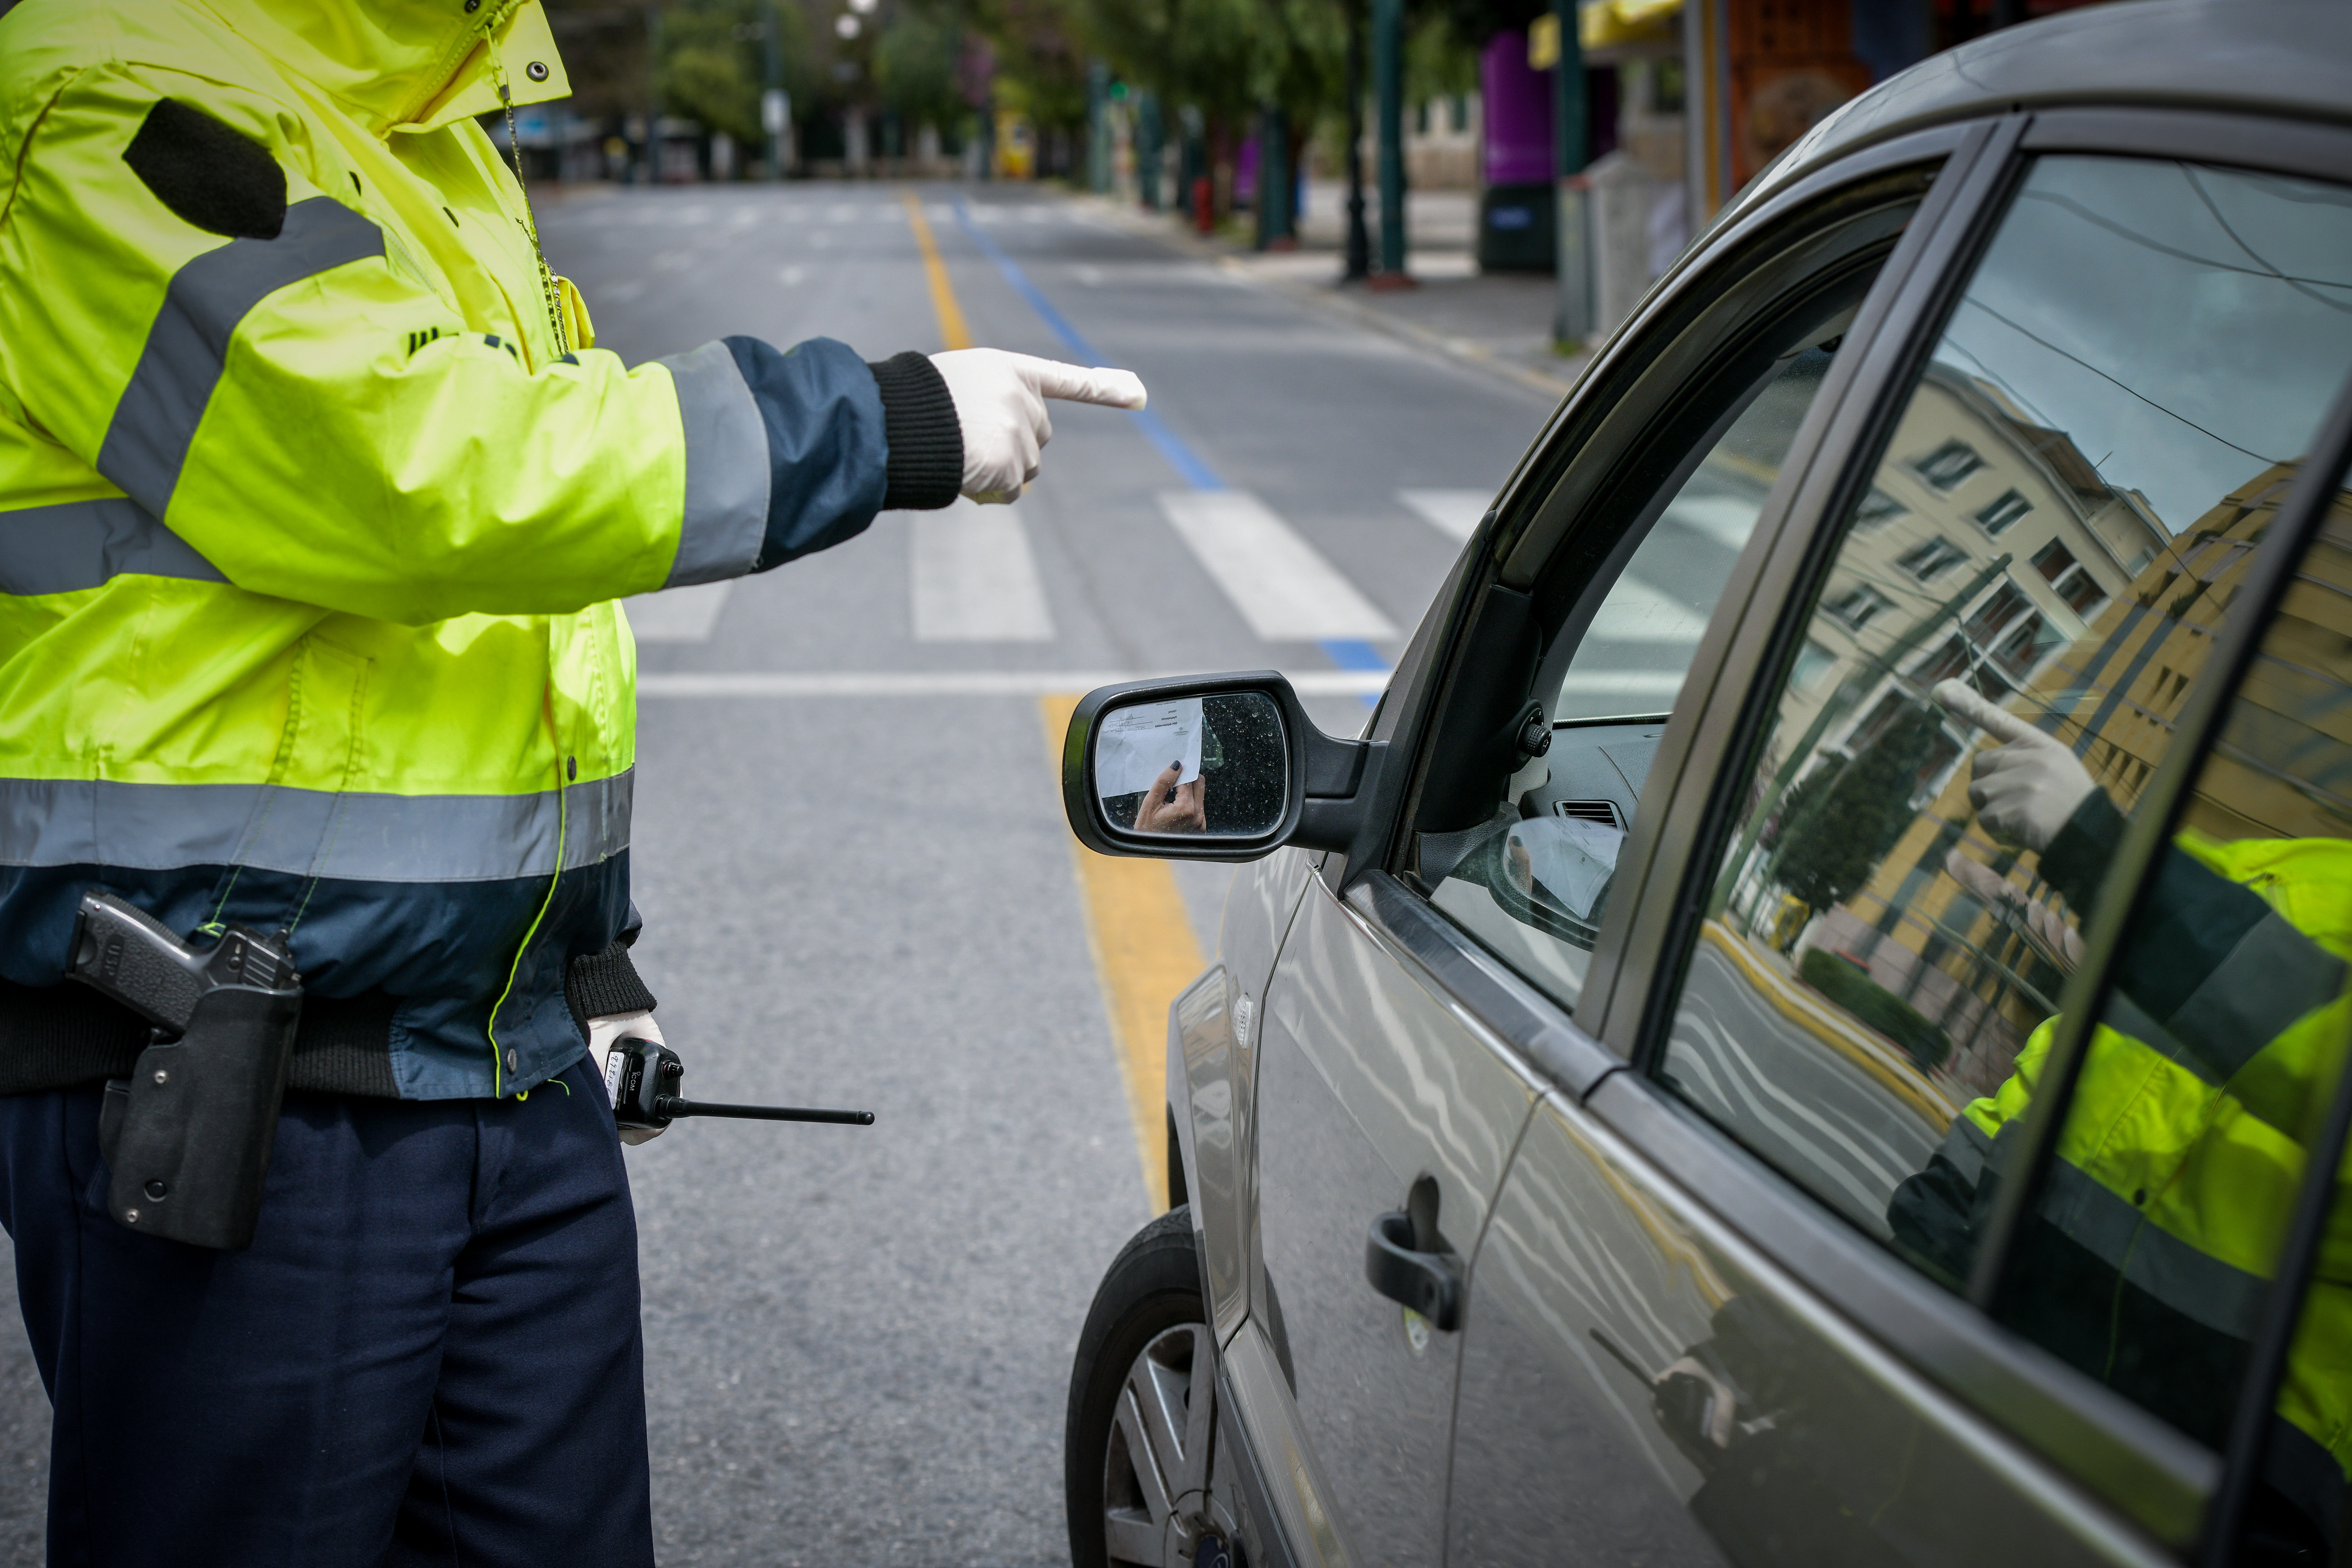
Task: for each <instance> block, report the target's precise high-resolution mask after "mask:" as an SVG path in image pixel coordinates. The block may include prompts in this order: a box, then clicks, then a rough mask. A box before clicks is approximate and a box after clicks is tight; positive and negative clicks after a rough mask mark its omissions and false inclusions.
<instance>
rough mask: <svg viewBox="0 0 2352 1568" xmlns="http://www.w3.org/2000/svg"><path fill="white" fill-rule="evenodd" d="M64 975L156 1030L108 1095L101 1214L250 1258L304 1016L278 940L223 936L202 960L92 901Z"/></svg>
mask: <svg viewBox="0 0 2352 1568" xmlns="http://www.w3.org/2000/svg"><path fill="white" fill-rule="evenodd" d="M66 973H67V974H68V976H69V977H70V978H72V979H75V980H79V981H80V982H81V983H82V984H85V985H89V986H90V987H92V988H94V989H96V990H97V991H99V992H100V994H103V995H106V996H108V997H110V998H111V999H112V1000H114V1001H115V1002H118V1003H120V1004H121V1005H123V1006H125V1007H128V1008H129V1009H130V1010H131V1012H133V1013H136V1014H137V1015H139V1016H141V1017H142V1018H144V1019H145V1020H146V1021H147V1022H148V1023H149V1024H150V1025H152V1026H153V1031H154V1032H153V1034H152V1037H150V1042H149V1044H148V1046H147V1048H146V1049H145V1050H143V1051H142V1052H141V1053H140V1054H139V1062H138V1065H137V1066H136V1067H135V1068H132V1069H131V1076H130V1078H128V1079H112V1080H110V1081H109V1082H108V1084H107V1086H106V1102H105V1107H104V1110H103V1112H102V1113H101V1116H100V1122H99V1148H100V1152H101V1153H102V1154H103V1155H104V1156H105V1158H106V1163H107V1167H108V1171H109V1181H108V1184H107V1209H108V1212H109V1213H110V1214H111V1215H113V1216H114V1218H115V1220H116V1222H117V1223H119V1224H121V1225H123V1226H128V1227H130V1228H131V1229H132V1230H135V1231H139V1232H142V1233H143V1234H146V1235H150V1236H160V1237H166V1238H167V1239H170V1240H173V1241H184V1242H188V1243H190V1244H192V1245H194V1246H197V1247H216V1248H220V1249H223V1250H228V1251H234V1250H236V1249H238V1248H241V1247H247V1246H248V1245H250V1244H251V1242H252V1240H253V1227H254V1222H255V1220H256V1218H257V1215H259V1214H260V1211H261V1189H262V1183H263V1180H264V1179H265V1178H266V1177H267V1176H268V1173H269V1153H270V1148H271V1145H272V1144H273V1143H274V1142H276V1139H277V1135H278V1106H279V1103H280V1102H281V1101H282V1100H284V1098H285V1093H286V1067H287V1061H288V1058H289V1057H290V1056H291V1055H292V1053H293V1049H294V1030H295V1026H296V1025H297V1024H298V1023H299V1021H300V1018H301V1012H302V977H301V975H300V974H299V973H296V971H295V968H294V962H293V958H292V955H291V954H290V953H289V951H288V946H287V938H286V935H285V933H283V932H280V933H278V935H277V936H275V937H268V936H264V935H263V934H262V933H260V932H259V931H254V930H252V929H250V928H249V927H246V926H230V927H228V928H226V930H225V931H222V932H221V933H220V934H219V935H218V937H217V938H215V940H214V941H212V942H210V943H209V944H208V945H206V946H204V947H197V946H194V945H193V944H192V943H190V942H184V941H183V940H182V939H181V938H179V937H178V936H176V935H174V934H173V932H172V931H171V930H170V929H169V928H168V927H166V926H165V925H163V923H162V922H161V921H157V920H155V919H154V918H153V917H152V916H151V915H149V914H147V913H146V912H145V911H144V910H139V909H136V908H133V907H132V906H131V904H129V903H126V902H125V901H123V900H121V899H119V898H117V897H115V896H114V895H113V894H111V893H105V892H86V893H84V894H83V895H82V899H81V908H80V910H79V916H78V918H77V920H76V921H75V926H74V941H73V955H72V958H71V960H70V961H69V962H68V965H67V969H66Z"/></svg>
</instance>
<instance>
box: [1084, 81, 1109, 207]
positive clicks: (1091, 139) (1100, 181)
mask: <svg viewBox="0 0 2352 1568" xmlns="http://www.w3.org/2000/svg"><path fill="white" fill-rule="evenodd" d="M1087 189H1088V190H1090V191H1093V192H1095V193H1096V194H1097V195H1100V194H1101V193H1102V192H1104V191H1107V190H1108V189H1110V67H1109V66H1108V64H1107V63H1105V62H1104V61H1102V60H1099V59H1097V60H1089V61H1087Z"/></svg>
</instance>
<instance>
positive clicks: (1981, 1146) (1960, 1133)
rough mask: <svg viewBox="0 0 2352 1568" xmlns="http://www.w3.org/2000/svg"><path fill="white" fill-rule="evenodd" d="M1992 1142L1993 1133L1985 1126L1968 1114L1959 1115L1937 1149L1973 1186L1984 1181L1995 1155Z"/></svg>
mask: <svg viewBox="0 0 2352 1568" xmlns="http://www.w3.org/2000/svg"><path fill="white" fill-rule="evenodd" d="M2001 1131H2003V1132H2006V1131H2009V1128H2008V1127H2006V1126H2004V1127H2003V1128H2002V1129H2001ZM1992 1144H1993V1141H1992V1138H1991V1136H1990V1134H1989V1133H1987V1132H1986V1131H1985V1130H1984V1129H1983V1128H1981V1127H1979V1126H1978V1125H1977V1124H1976V1123H1975V1122H1973V1121H1969V1119H1968V1118H1967V1117H1965V1116H1955V1117H1953V1118H1952V1125H1951V1126H1950V1127H1949V1128H1948V1129H1947V1130H1946V1131H1945V1133H1944V1141H1943V1142H1942V1143H1941V1144H1939V1145H1937V1149H1936V1152H1937V1153H1938V1154H1941V1155H1942V1156H1943V1157H1944V1158H1945V1159H1946V1160H1947V1161H1948V1162H1950V1163H1951V1166H1952V1169H1954V1170H1955V1171H1958V1173H1960V1179H1961V1180H1962V1181H1964V1182H1966V1183H1968V1184H1969V1186H1971V1187H1973V1186H1976V1185H1977V1184H1979V1183H1981V1182H1982V1181H1983V1180H1984V1173H1985V1163H1986V1162H1987V1161H1989V1160H1990V1159H1991V1158H1992Z"/></svg>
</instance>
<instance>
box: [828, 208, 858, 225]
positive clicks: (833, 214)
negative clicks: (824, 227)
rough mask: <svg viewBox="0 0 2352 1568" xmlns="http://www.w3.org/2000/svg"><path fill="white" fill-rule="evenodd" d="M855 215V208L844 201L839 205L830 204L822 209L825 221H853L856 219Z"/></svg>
mask: <svg viewBox="0 0 2352 1568" xmlns="http://www.w3.org/2000/svg"><path fill="white" fill-rule="evenodd" d="M856 217H857V209H856V207H853V206H850V205H847V204H843V205H839V206H830V207H827V208H825V209H824V221H825V222H827V223H853V222H855V221H856Z"/></svg>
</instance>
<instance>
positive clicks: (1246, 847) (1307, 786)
mask: <svg viewBox="0 0 2352 1568" xmlns="http://www.w3.org/2000/svg"><path fill="white" fill-rule="evenodd" d="M1252 695H1255V696H1258V697H1262V698H1264V699H1265V700H1266V701H1267V702H1269V703H1271V705H1272V707H1273V710H1274V711H1275V713H1276V715H1277V716H1278V719H1279V721H1280V728H1281V737H1280V745H1281V747H1282V752H1283V756H1284V760H1285V773H1284V793H1283V796H1282V800H1281V808H1280V811H1279V814H1278V815H1277V816H1276V817H1275V819H1274V821H1273V822H1272V823H1271V824H1269V825H1268V826H1265V827H1264V828H1263V829H1259V830H1256V831H1252V832H1247V833H1241V834H1210V833H1205V832H1165V833H1152V832H1139V831H1138V830H1137V829H1136V828H1134V827H1132V826H1124V825H1122V824H1121V823H1119V822H1118V820H1117V819H1116V818H1115V817H1113V816H1111V814H1110V813H1109V812H1108V811H1107V810H1106V809H1105V808H1104V804H1103V799H1102V797H1101V795H1098V794H1097V790H1096V787H1095V786H1096V783H1097V748H1098V746H1099V744H1100V742H1101V741H1102V735H1103V731H1104V727H1105V725H1104V721H1105V720H1107V719H1108V718H1109V717H1110V716H1111V715H1113V714H1114V713H1118V712H1120V711H1122V710H1133V709H1136V708H1138V707H1140V706H1143V705H1146V704H1161V705H1177V704H1182V703H1184V702H1186V701H1188V700H1189V701H1193V702H1198V701H1201V700H1232V699H1245V698H1247V697H1250V696H1252ZM1387 750H1388V748H1387V747H1386V746H1384V745H1381V744H1380V743H1379V742H1370V741H1356V740H1334V739H1332V738H1331V737H1330V736H1328V735H1326V734H1324V733H1323V731H1321V730H1319V729H1318V728H1317V727H1316V725H1315V722H1314V721H1313V720H1311V719H1309V718H1308V717H1307V710H1306V709H1305V708H1304V707H1302V706H1301V705H1300V703H1299V700H1298V695H1297V692H1295V691H1293V690H1292V689H1291V686H1290V682H1289V681H1288V680H1287V679H1285V678H1284V677H1283V676H1282V675H1280V674H1279V673H1277V672H1276V671H1274V670H1270V669H1264V670H1247V671H1243V672H1240V673H1237V674H1228V675H1200V676H1188V677H1184V678H1181V679H1168V680H1130V681H1123V682H1121V683H1120V684H1118V685H1116V686H1100V687H1097V688H1096V689H1094V690H1092V691H1089V692H1087V694H1086V696H1085V697H1084V698H1082V699H1080V700H1079V702H1078V705H1077V707H1076V710H1074V711H1073V712H1072V713H1071V714H1070V727H1069V730H1068V731H1067V732H1066V733H1065V735H1064V736H1063V738H1062V809H1063V813H1064V815H1065V816H1067V817H1068V818H1069V823H1070V831H1071V832H1073V833H1075V834H1076V835H1077V836H1078V842H1079V843H1081V844H1084V845H1085V846H1086V847H1087V848H1089V849H1092V850H1094V851H1096V852H1097V853H1098V854H1103V855H1129V856H1149V857H1151V858H1158V859H1164V860H1229V861H1234V860H1256V859H1260V858H1264V857H1265V856H1267V855H1271V854H1272V853H1274V851H1276V849H1279V848H1282V847H1284V846H1286V845H1294V844H1295V845H1297V846H1298V847H1301V848H1305V849H1340V850H1345V849H1349V848H1351V847H1354V845H1355V841H1356V839H1357V837H1359V835H1360V833H1361V831H1362V829H1363V827H1364V826H1365V822H1366V819H1367V818H1368V816H1370V802H1371V799H1372V795H1373V791H1372V784H1373V782H1374V780H1375V779H1376V778H1377V777H1378V775H1379V771H1380V763H1381V758H1382V756H1383V755H1384V754H1385V752H1387Z"/></svg>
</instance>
